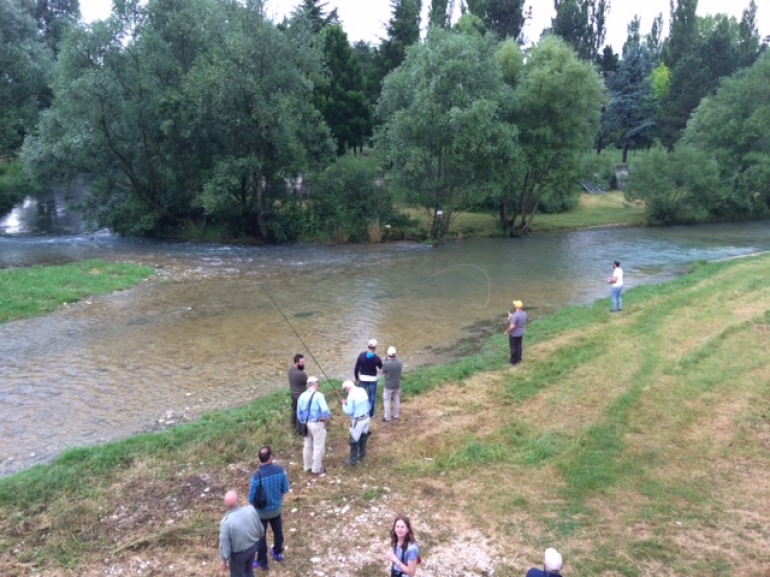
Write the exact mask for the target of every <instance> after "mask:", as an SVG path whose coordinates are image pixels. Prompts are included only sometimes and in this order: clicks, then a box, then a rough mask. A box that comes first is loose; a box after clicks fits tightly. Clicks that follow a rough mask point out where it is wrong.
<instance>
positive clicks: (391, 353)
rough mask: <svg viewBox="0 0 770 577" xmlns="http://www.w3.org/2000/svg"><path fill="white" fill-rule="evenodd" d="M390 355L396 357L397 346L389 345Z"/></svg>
mask: <svg viewBox="0 0 770 577" xmlns="http://www.w3.org/2000/svg"><path fill="white" fill-rule="evenodd" d="M388 356H389V357H395V356H396V347H388Z"/></svg>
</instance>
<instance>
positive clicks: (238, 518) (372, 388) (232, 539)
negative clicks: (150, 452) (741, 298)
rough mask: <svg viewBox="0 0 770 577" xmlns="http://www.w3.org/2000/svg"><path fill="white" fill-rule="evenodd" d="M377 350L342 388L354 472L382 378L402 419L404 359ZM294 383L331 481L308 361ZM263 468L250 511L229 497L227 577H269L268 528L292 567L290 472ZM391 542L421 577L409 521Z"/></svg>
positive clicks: (518, 356) (548, 557) (553, 557)
mask: <svg viewBox="0 0 770 577" xmlns="http://www.w3.org/2000/svg"><path fill="white" fill-rule="evenodd" d="M614 264H615V269H616V270H615V274H613V278H612V279H608V282H609V283H610V284H612V285H613V294H612V297H613V298H612V305H613V307H612V308H613V311H615V310H622V304H621V303H622V301H620V291H622V286H623V285H622V283H623V273H622V269H620V263H619V262H615V263H614ZM618 270H619V272H618ZM618 285H619V286H618ZM617 289H620V290H617ZM513 306H514V312H510V311H509V313H508V320H509V326H508V328H507V329H506V331H505V333H504V334H505V335H506V336H508V338H509V346H510V363H511V364H513V365H517V364H519V363H521V360H522V340H523V337H524V334H525V327H526V325H527V314H526V312H524V304H523V303H522V302H521V301H520V300H515V301H513ZM377 345H378V343H377V340H376V339H371V340H370V341H369V342H368V343H367V350H365V351H363V352H362V353H361V354H359V355H358V357H357V359H356V363H355V367H354V369H353V374H354V379H355V380H345V381H344V382H343V383H342V389H343V390H344V391H345V393H346V394H347V397H346V398H343V399H341V400H340V405H341V408H342V411H343V413H344V414H345V415H346V416H347V417H348V418H349V420H350V424H349V427H348V432H349V434H350V438H349V444H350V455H349V457H348V459H347V460H346V461H345V462H344V464H345V465H348V466H354V465H356V464H358V463H360V462H362V461H363V460H364V459H365V458H366V449H367V443H368V440H369V437H370V435H371V431H370V429H369V427H370V423H371V419H372V418H374V415H375V405H376V400H377V385H378V381H379V377H380V375H384V376H385V387H384V390H383V406H384V416H383V418H382V421H383V422H385V423H390V422H393V421H398V420H399V418H400V410H401V375H402V372H403V363H402V362H401V360H400V359H398V358H397V351H396V349H395V347H392V346H391V347H388V351H387V359H386V360H385V361H383V360H382V359H381V358H380V357H379V356H378V355H377V352H376V350H377ZM288 379H289V389H290V393H291V407H292V409H291V426H292V428H293V429H294V430H295V431H296V432H297V433H299V434H301V435H302V436H303V437H304V446H303V452H302V458H303V468H304V470H305V472H306V473H309V474H311V475H314V476H316V477H324V476H326V468H325V467H324V465H323V460H324V456H325V454H326V424H327V423H328V422H329V420H330V419H331V410H330V408H329V405H328V404H327V402H326V398H325V396H324V394H323V393H322V392H321V391H320V390H319V389H320V381H319V379H318V377H315V376H312V375H311V376H308V375H307V374H306V373H305V357H304V355H302V354H297V355H295V356H294V360H293V363H292V366H291V367H290V369H289V373H288ZM259 462H260V465H259V469H258V470H257V471H256V472H255V473H254V474H253V475H252V477H251V483H250V487H249V496H248V505H241V504H240V502H239V499H238V495H237V493H236V492H235V491H228V492H227V493H226V494H225V497H224V503H225V508H226V509H227V512H226V514H225V516H224V518H223V519H222V521H221V523H220V535H219V548H220V555H221V558H222V570H223V571H227V570H229V572H230V576H231V577H241V576H246V577H253V575H254V570H255V569H256V570H260V571H268V568H269V567H268V547H267V528H268V526H269V527H270V528H271V530H272V532H273V546H272V547H271V548H270V552H269V557H270V558H271V559H272V560H273V561H276V562H282V561H283V560H284V535H283V521H282V518H281V510H282V506H283V498H284V495H285V494H286V493H288V491H289V478H288V475H287V473H286V471H285V470H284V469H283V467H281V466H280V465H277V464H275V463H274V462H273V453H272V449H271V448H270V447H269V446H267V445H266V446H263V447H261V448H260V450H259ZM390 537H391V548H390V549H389V550H388V553H387V560H388V562H389V563H390V575H391V577H403V576H408V577H414V575H415V572H416V570H417V565H418V564H419V563H420V562H421V559H420V553H419V547H418V545H417V543H416V540H415V536H414V532H413V531H412V526H411V522H410V521H409V519H408V518H407V517H405V516H398V517H396V519H395V520H394V522H393V526H392V529H391V531H390ZM562 565H563V562H562V557H561V555H560V554H559V552H558V551H556V549H553V548H548V549H546V551H545V554H544V558H543V569H542V570H541V569H539V568H535V567H533V568H531V569H530V570H529V571H528V572H527V575H526V577H557V576H560V575H561V570H562Z"/></svg>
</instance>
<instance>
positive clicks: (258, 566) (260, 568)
mask: <svg viewBox="0 0 770 577" xmlns="http://www.w3.org/2000/svg"><path fill="white" fill-rule="evenodd" d="M251 567H252V569H257V570H258V571H267V565H266V564H265V565H262V563H260V562H259V561H257V560H256V559H255V560H254V563H253V564H252V565H251Z"/></svg>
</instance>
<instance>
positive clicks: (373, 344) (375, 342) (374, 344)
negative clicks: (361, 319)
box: [369, 339, 377, 349]
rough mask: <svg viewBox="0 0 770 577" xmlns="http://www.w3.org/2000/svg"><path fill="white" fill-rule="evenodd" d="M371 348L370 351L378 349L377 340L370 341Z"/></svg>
mask: <svg viewBox="0 0 770 577" xmlns="http://www.w3.org/2000/svg"><path fill="white" fill-rule="evenodd" d="M369 348H370V349H376V348H377V339H369Z"/></svg>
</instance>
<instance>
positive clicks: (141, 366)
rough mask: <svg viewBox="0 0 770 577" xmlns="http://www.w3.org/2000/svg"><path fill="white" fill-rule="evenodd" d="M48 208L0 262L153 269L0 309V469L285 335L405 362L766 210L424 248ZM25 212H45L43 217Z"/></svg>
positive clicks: (718, 252)
mask: <svg viewBox="0 0 770 577" xmlns="http://www.w3.org/2000/svg"><path fill="white" fill-rule="evenodd" d="M59 202H60V201H59ZM58 210H59V209H58V205H57V201H54V202H53V205H50V204H48V205H46V207H45V209H44V210H41V209H40V208H39V207H36V206H35V203H34V202H32V201H29V202H28V203H27V205H26V206H25V207H20V208H19V209H17V210H16V211H14V213H12V214H11V215H10V216H8V217H6V218H5V219H3V220H0V267H8V266H25V265H30V264H35V263H57V262H66V261H71V260H76V259H83V258H102V259H106V260H113V261H125V260H130V261H135V262H140V263H144V264H148V265H150V266H153V267H155V268H156V269H157V270H158V275H157V276H156V278H154V279H152V280H150V281H148V282H146V283H143V284H141V285H139V286H137V287H135V288H132V289H130V290H126V291H121V292H117V293H114V294H110V295H106V296H101V297H95V298H91V299H88V300H86V301H83V302H80V303H75V304H73V305H70V306H66V307H62V308H60V309H59V310H57V311H56V312H54V313H51V314H48V315H45V316H43V317H39V318H34V319H28V320H20V321H14V322H10V323H6V324H3V325H0V359H2V362H1V363H0V475H3V474H9V473H12V472H14V471H17V470H20V469H22V468H25V467H28V466H30V465H32V464H34V463H38V462H44V461H47V460H50V459H51V458H52V457H53V456H55V455H56V454H58V453H59V452H61V451H62V450H63V449H65V448H67V447H73V446H85V445H91V444H95V443H100V442H104V441H109V440H114V439H119V438H124V437H126V436H130V435H132V434H135V433H138V432H142V431H148V430H156V429H160V428H164V427H167V426H169V425H172V424H174V423H178V422H181V421H186V420H190V419H195V418H197V417H198V416H199V415H200V414H201V413H202V412H205V411H208V410H213V409H218V408H224V407H232V406H237V405H240V404H243V403H246V402H248V401H250V400H251V399H253V398H254V397H258V396H260V395H264V394H266V393H268V392H270V391H273V390H276V389H280V388H287V385H286V370H287V369H288V367H289V365H290V363H291V358H292V356H293V355H294V353H297V352H302V353H305V355H306V365H307V370H308V372H309V373H311V374H316V375H318V376H320V377H323V376H324V374H325V375H327V376H328V377H330V378H347V377H350V376H351V374H352V369H353V364H354V362H355V357H356V355H357V353H358V352H360V351H361V350H362V349H364V348H365V345H366V342H367V340H368V339H369V338H372V337H375V338H377V339H379V341H380V343H381V349H382V350H384V348H385V347H387V346H389V345H395V346H396V347H397V348H398V350H399V356H400V357H401V358H402V359H403V360H404V362H405V365H406V369H407V370H408V369H410V368H415V367H417V366H420V365H425V364H432V363H437V362H443V361H446V360H449V359H452V358H456V357H458V356H460V355H463V354H467V353H468V352H471V351H474V350H476V349H477V347H478V345H479V344H480V343H481V342H482V341H483V340H484V339H486V338H487V337H488V336H489V335H491V334H494V333H495V332H502V331H503V330H504V329H505V327H506V321H507V315H506V311H507V310H508V308H509V307H510V302H511V300H512V299H513V298H518V299H521V300H523V301H524V304H525V308H526V309H527V311H528V312H529V315H530V318H531V319H533V320H534V319H537V318H539V317H542V316H544V315H547V314H549V313H552V312H553V311H555V310H557V309H559V308H562V307H564V306H566V305H570V304H578V303H589V302H592V301H594V300H596V299H598V298H604V297H607V296H608V294H609V290H608V287H607V285H606V282H605V279H606V277H608V276H609V275H610V274H611V271H612V266H611V262H612V261H613V260H614V259H619V260H621V261H622V262H623V268H624V270H625V273H626V287H627V288H631V287H633V286H635V285H639V284H649V283H657V282H662V281H664V280H668V279H670V278H673V277H674V276H676V275H678V274H681V273H682V272H684V271H685V270H687V268H688V267H689V265H690V264H691V263H692V262H695V261H698V260H716V259H722V258H728V257H734V256H741V255H746V254H751V253H755V252H758V251H764V250H767V249H768V248H770V226H769V225H768V224H767V223H748V224H720V225H709V226H695V227H672V228H662V229H661V228H654V229H653V228H650V229H644V228H640V229H637V228H633V229H630V228H619V229H597V230H587V231H581V232H571V233H551V234H539V235H536V236H534V237H530V238H524V239H515V240H509V239H483V240H482V239H479V240H468V241H463V242H455V243H449V244H447V245H445V246H441V247H437V248H432V247H430V246H425V245H422V244H416V243H393V244H385V245H360V246H300V245H295V246H282V247H235V246H219V245H205V244H191V243H159V242H138V241H126V240H121V239H118V238H115V237H113V236H111V235H109V234H107V233H104V232H101V233H94V234H83V233H78V232H77V222H75V224H74V225H73V224H72V220H71V219H70V218H67V217H66V214H58V213H57V211H58ZM51 214H53V215H57V216H56V217H55V218H51ZM25 215H26V216H25ZM40 215H43V222H44V223H48V224H49V225H50V227H42V230H43V232H45V234H39V233H40V231H41V227H39V226H38V225H37V223H36V221H35V219H37V218H38V217H39V216H40ZM284 317H285V318H284ZM295 331H296V333H297V334H298V335H299V337H300V338H301V339H302V341H304V343H305V344H306V345H307V347H308V348H309V350H310V353H312V356H311V354H310V353H308V351H307V350H306V349H305V347H304V346H303V344H302V342H300V339H299V338H298V336H297V334H295ZM525 356H526V350H525ZM312 357H314V358H315V360H314V359H313V358H312ZM319 363H320V366H319ZM407 378H408V375H407Z"/></svg>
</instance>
